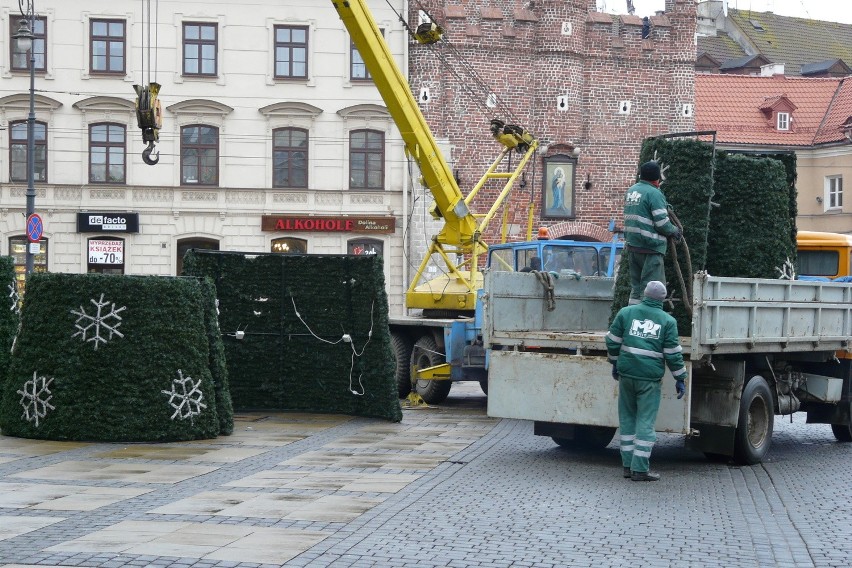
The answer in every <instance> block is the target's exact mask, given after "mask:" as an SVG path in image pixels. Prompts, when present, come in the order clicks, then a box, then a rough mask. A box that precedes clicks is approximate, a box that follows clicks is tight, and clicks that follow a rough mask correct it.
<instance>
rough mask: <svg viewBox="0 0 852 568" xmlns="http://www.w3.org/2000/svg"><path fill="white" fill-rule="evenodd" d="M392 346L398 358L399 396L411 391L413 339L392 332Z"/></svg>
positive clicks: (406, 394)
mask: <svg viewBox="0 0 852 568" xmlns="http://www.w3.org/2000/svg"><path fill="white" fill-rule="evenodd" d="M391 346H392V347H393V355H394V358H395V359H396V375H395V376H396V386H397V389H398V390H399V398H405V397H406V396H408V393H410V392H411V348H412V346H411V340H410V339H408V337H406V336H405V335H402V334H401V333H398V332H394V331H392V332H391Z"/></svg>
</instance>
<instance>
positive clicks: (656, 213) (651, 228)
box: [624, 180, 677, 254]
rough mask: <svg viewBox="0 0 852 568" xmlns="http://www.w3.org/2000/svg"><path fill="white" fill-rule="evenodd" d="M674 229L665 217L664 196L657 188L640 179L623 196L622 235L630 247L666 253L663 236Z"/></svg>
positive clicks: (667, 215)
mask: <svg viewBox="0 0 852 568" xmlns="http://www.w3.org/2000/svg"><path fill="white" fill-rule="evenodd" d="M675 231H677V228H676V227H675V226H674V225H673V224H672V222H671V221H670V220H669V213H668V208H667V204H666V198H665V196H664V195H663V192H662V191H660V190H659V188H657V187H655V186H654V185H653V184H651V183H650V182H647V181H645V180H640V181H639V182H638V183H635V184H633V185H632V186H630V189H628V190H627V194H626V195H625V196H624V237H625V239H624V240H626V241H627V244H628V245H629V246H631V247H638V248H643V249H649V250H652V251H654V252H658V253H660V254H665V253H666V237H667V236H668V235H672V234H674V232H675Z"/></svg>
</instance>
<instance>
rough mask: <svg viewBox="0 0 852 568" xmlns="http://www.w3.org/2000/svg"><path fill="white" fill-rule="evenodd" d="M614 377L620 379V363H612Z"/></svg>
mask: <svg viewBox="0 0 852 568" xmlns="http://www.w3.org/2000/svg"><path fill="white" fill-rule="evenodd" d="M612 378H613V379H614V380H616V381H617V380H618V365H617V364H615V363H613V364H612Z"/></svg>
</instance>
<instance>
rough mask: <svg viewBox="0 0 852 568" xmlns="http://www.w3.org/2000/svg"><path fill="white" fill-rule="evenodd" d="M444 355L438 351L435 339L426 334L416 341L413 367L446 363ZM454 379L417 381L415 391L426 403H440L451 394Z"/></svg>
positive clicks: (412, 353)
mask: <svg viewBox="0 0 852 568" xmlns="http://www.w3.org/2000/svg"><path fill="white" fill-rule="evenodd" d="M445 362H446V361H445V360H444V356H443V355H442V354H441V353H439V352H438V346H437V345H436V344H435V340H434V339H432V337H431V336H429V335H424V336H423V337H421V338H420V339H418V340H417V341H416V342H415V343H414V349H413V350H412V351H411V367H412V368H414V367H415V366H416V367H417V368H418V369H424V368H426V367H434V366H435V365H440V364H441V363H445ZM452 386H453V383H452V381H449V380H447V381H422V380H421V381H417V383H416V384H415V385H414V391H415V392H416V393H417V394H419V395H420V396H421V397H422V398H423V400H424V401H425V402H426V404H440V403H442V402H444V401H445V400H446V399H447V395H449V394H450V388H451V387H452Z"/></svg>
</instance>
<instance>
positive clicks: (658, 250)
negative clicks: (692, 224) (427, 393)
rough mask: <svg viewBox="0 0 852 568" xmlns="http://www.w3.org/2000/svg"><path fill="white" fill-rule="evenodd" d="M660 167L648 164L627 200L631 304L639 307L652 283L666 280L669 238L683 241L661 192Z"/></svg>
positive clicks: (628, 193)
mask: <svg viewBox="0 0 852 568" xmlns="http://www.w3.org/2000/svg"><path fill="white" fill-rule="evenodd" d="M661 177H662V176H661V174H660V165H659V164H658V163H657V162H654V161H650V162H645V163H644V164H642V166H641V167H640V168H639V181H638V182H636V183H635V184H633V185H632V186H630V189H628V190H627V194H626V195H625V197H624V240H625V241H626V242H627V261H628V266H629V267H630V301H629V302H628V303H630V304H638V303H639V301H640V300H641V299H642V291H643V290H645V287H646V286H647V285H648V282H650V281H651V280H658V281H660V282H665V281H666V272H665V265H664V263H663V255H665V254H666V249H667V240H668V237H672V238H673V239H674V240H675V242H678V241H680V239H681V232H680V229H678V228H677V227H676V226H675V225H673V224H672V222H671V221H670V220H669V214H668V204H667V203H666V198H665V196H664V195H663V192H662V191H660V189H659V188H660V179H661Z"/></svg>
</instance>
